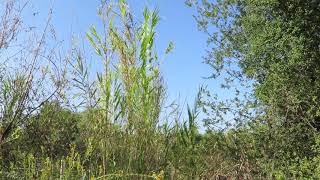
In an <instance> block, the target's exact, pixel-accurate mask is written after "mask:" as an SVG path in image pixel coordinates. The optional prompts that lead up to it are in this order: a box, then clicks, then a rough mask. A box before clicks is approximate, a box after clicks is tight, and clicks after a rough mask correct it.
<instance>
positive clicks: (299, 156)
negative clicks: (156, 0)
mask: <svg viewBox="0 0 320 180" xmlns="http://www.w3.org/2000/svg"><path fill="white" fill-rule="evenodd" d="M186 5H189V6H191V7H192V8H196V9H197V10H198V11H197V12H198V14H196V15H195V19H196V22H197V23H198V25H199V29H200V30H201V31H204V33H206V34H207V35H208V41H207V42H208V54H207V56H206V57H205V58H204V60H205V63H207V64H208V65H209V66H210V67H212V71H213V74H212V78H223V79H224V80H225V83H224V84H222V86H221V87H222V88H225V91H226V92H228V91H229V92H230V96H229V99H227V100H223V101H221V100H219V97H218V95H216V94H214V92H210V91H208V90H207V89H206V88H205V87H201V88H200V89H199V93H198V94H197V95H196V99H195V103H194V105H190V106H188V107H187V109H186V113H184V111H183V110H181V109H182V108H181V107H179V105H176V104H175V103H172V104H169V103H168V101H167V99H166V88H165V80H164V79H163V77H162V75H161V71H160V69H159V66H160V65H159V64H160V61H161V59H162V58H160V57H159V56H158V54H157V52H156V51H155V37H156V32H155V30H156V26H157V23H158V22H159V16H158V11H157V10H149V9H147V8H146V9H145V10H144V12H143V14H142V16H141V17H142V19H140V20H137V19H136V18H135V17H136V16H133V14H132V13H131V12H130V10H129V6H128V4H126V2H125V1H124V0H119V1H102V2H101V6H100V7H99V11H98V16H99V17H101V24H102V26H99V27H102V28H101V29H96V28H95V27H91V28H88V29H89V31H88V32H87V34H86V41H85V42H83V43H82V41H81V40H78V39H76V38H73V39H72V42H70V44H71V47H70V48H69V50H68V51H67V52H65V51H64V50H65V49H66V46H65V45H64V44H61V41H59V39H58V38H57V37H56V34H55V32H54V29H53V27H52V24H51V17H52V11H50V12H49V14H48V20H47V22H46V24H45V26H44V27H43V30H42V31H39V30H38V29H37V30H34V28H30V27H28V26H27V25H26V24H25V23H24V21H23V20H22V19H21V17H23V16H22V14H23V11H24V9H25V8H26V7H27V6H28V3H27V2H26V3H24V2H23V1H2V2H1V7H0V10H1V11H0V16H1V18H0V57H1V58H0V69H1V71H0V177H1V179H159V180H160V179H319V178H320V154H319V153H320V147H319V146H320V137H319V135H320V134H319V129H320V109H319V103H320V101H319V100H320V99H319V98H320V80H319V78H320V76H319V75H320V61H319V57H320V51H319V50H320V34H319V33H320V21H319V20H320V3H319V2H318V1H316V0H313V1H312V0H310V1H305V0H217V1H196V0H194V1H192V0H191V1H187V2H186ZM86 42H88V43H86ZM172 49H173V43H168V48H167V49H164V50H163V51H164V54H168V53H170V52H171V50H172ZM91 52H93V53H94V54H95V58H94V59H93V60H90V61H94V62H90V61H89V59H90V58H88V54H90V53H91ZM90 64H96V65H97V64H98V66H99V67H101V69H98V70H97V69H94V70H93V69H92V68H91V67H90ZM168 104H169V105H168ZM200 121H203V122H204V127H202V129H205V132H203V133H200V132H199V125H198V124H199V122H200Z"/></svg>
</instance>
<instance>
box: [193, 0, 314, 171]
mask: <svg viewBox="0 0 320 180" xmlns="http://www.w3.org/2000/svg"><path fill="white" fill-rule="evenodd" d="M187 3H188V5H196V7H197V8H198V15H197V16H196V20H197V22H198V25H199V28H200V29H201V30H203V31H204V32H205V33H207V35H208V44H209V45H210V47H211V48H212V49H211V50H210V51H209V53H208V56H206V58H205V61H206V63H208V64H209V65H210V66H211V67H213V70H214V73H213V77H216V76H218V75H219V74H220V73H222V72H226V73H227V74H229V75H230V77H231V78H243V77H244V78H247V79H251V80H253V81H254V83H253V89H254V95H255V97H256V98H257V100H258V101H259V102H261V105H260V107H263V108H264V113H263V114H261V115H259V116H260V118H259V117H258V116H256V119H262V121H260V122H259V123H260V125H259V126H260V127H261V126H265V125H266V126H267V128H268V131H267V132H266V134H264V136H267V137H270V138H269V140H270V141H268V142H269V143H268V146H270V147H272V148H270V149H268V150H269V151H272V152H273V153H271V154H272V155H270V156H269V155H268V156H267V157H266V159H268V160H266V162H267V161H269V162H270V160H271V161H273V160H276V159H278V160H279V161H278V163H279V164H277V165H276V166H274V167H273V168H275V169H276V168H284V169H285V168H286V167H287V166H291V165H292V164H294V162H292V161H291V162H290V160H291V159H296V158H297V159H298V160H297V161H298V162H299V161H300V160H301V159H304V158H307V159H309V160H310V159H312V158H313V157H315V156H316V154H315V153H313V152H312V150H311V148H312V147H313V146H314V145H315V135H316V134H318V132H319V122H320V118H319V109H320V104H319V103H320V96H319V94H320V87H319V85H320V79H319V77H320V76H319V75H320V74H319V69H320V63H319V58H320V51H319V45H320V44H319V43H320V41H319V40H320V39H319V38H320V36H319V33H318V32H319V31H320V22H319V21H318V19H319V18H320V6H319V2H318V1H304V0H288V1H287V0H218V1H188V2H187ZM281 157H283V158H281ZM284 157H285V158H284ZM288 159H290V160H288ZM281 166H283V167H281ZM284 169H283V170H284ZM272 171H274V169H272ZM284 171H286V170H284ZM285 174H286V176H288V177H289V174H291V175H292V176H293V175H294V174H299V173H289V172H288V171H286V173H285ZM293 177H294V176H293ZM295 177H297V176H295Z"/></svg>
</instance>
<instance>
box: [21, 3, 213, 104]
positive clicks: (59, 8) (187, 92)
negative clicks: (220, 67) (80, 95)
mask: <svg viewBox="0 0 320 180" xmlns="http://www.w3.org/2000/svg"><path fill="white" fill-rule="evenodd" d="M127 2H128V3H129V6H130V9H132V10H133V12H134V14H135V15H136V16H137V17H139V16H140V15H141V14H142V11H143V8H144V6H148V7H151V8H152V7H157V8H158V9H159V10H160V13H159V15H160V17H161V21H160V23H159V26H158V28H157V41H156V46H157V49H158V50H159V51H158V53H159V55H160V57H161V55H162V54H163V53H162V52H164V50H165V49H166V47H167V45H168V43H169V42H170V41H173V42H174V44H175V48H174V50H173V51H172V53H171V54H169V55H168V56H165V57H164V60H163V62H162V64H161V68H162V72H163V75H164V79H165V82H166V85H167V88H168V95H169V99H172V100H173V99H175V98H178V97H179V99H180V103H181V102H182V103H183V102H184V101H185V100H186V102H189V103H192V101H193V99H194V97H195V95H196V93H197V90H198V88H199V86H200V85H201V84H209V87H210V89H213V90H218V89H216V88H217V87H219V84H218V83H217V82H214V81H213V80H209V81H208V80H205V79H204V78H203V77H207V76H209V75H210V68H209V66H207V65H205V64H203V63H202V61H203V59H202V56H204V55H205V49H206V36H205V35H204V34H203V33H202V32H200V31H198V29H197V24H196V22H195V20H194V18H193V14H195V10H194V9H193V8H189V7H188V6H186V5H185V4H184V0H128V1H127ZM51 5H53V10H54V11H53V19H52V22H53V24H54V27H55V29H56V32H57V35H58V37H59V39H68V38H69V35H70V33H71V32H73V33H76V34H79V35H83V36H84V35H85V33H86V32H87V31H88V29H89V27H90V26H91V25H96V26H97V25H99V24H100V23H101V22H100V20H99V18H98V16H97V8H98V6H99V0H55V1H52V0H37V1H33V2H32V7H31V9H32V10H31V11H30V12H29V11H28V13H29V14H26V17H27V21H34V22H31V23H35V25H36V26H40V27H41V26H43V25H44V24H45V19H46V16H47V13H48V10H49V8H50V6H51ZM32 11H33V12H37V13H36V15H35V16H34V17H31V16H30V15H31V14H30V13H32ZM28 17H30V18H29V19H28ZM161 58H162V57H161Z"/></svg>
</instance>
